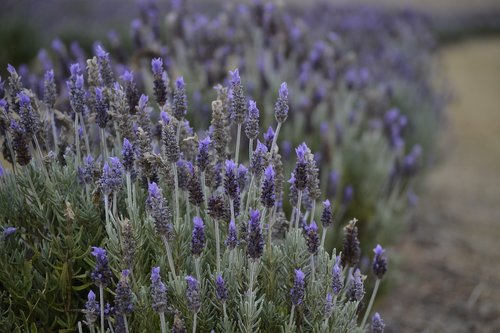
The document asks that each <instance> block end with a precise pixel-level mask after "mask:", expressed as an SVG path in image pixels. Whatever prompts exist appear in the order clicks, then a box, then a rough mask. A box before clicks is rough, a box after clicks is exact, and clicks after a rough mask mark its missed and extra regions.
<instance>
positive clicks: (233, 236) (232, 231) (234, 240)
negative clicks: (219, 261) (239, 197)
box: [224, 220, 239, 250]
mask: <svg viewBox="0 0 500 333" xmlns="http://www.w3.org/2000/svg"><path fill="white" fill-rule="evenodd" d="M238 243H239V241H238V233H237V231H236V224H235V223H234V220H231V222H229V229H228V231H227V237H226V240H225V241H224V245H226V246H227V247H228V249H230V250H233V249H234V248H235V247H236V246H238Z"/></svg>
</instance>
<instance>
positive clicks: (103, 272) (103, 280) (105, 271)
mask: <svg viewBox="0 0 500 333" xmlns="http://www.w3.org/2000/svg"><path fill="white" fill-rule="evenodd" d="M92 249H93V250H92V252H91V254H92V255H93V256H94V257H95V259H96V263H95V267H94V270H93V271H92V273H91V275H90V276H91V277H92V280H93V281H94V283H95V284H96V285H97V286H102V287H105V286H107V285H109V284H110V283H111V278H112V276H113V275H112V273H111V270H110V269H109V262H108V256H107V254H106V250H105V249H103V248H100V247H95V246H94V247H92Z"/></svg>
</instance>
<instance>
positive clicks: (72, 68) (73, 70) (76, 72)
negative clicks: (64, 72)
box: [69, 63, 80, 76]
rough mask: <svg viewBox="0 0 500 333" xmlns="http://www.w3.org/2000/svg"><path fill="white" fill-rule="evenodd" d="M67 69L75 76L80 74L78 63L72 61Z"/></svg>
mask: <svg viewBox="0 0 500 333" xmlns="http://www.w3.org/2000/svg"><path fill="white" fill-rule="evenodd" d="M69 71H70V73H71V76H77V75H79V74H80V64H79V63H74V64H71V66H70V67H69Z"/></svg>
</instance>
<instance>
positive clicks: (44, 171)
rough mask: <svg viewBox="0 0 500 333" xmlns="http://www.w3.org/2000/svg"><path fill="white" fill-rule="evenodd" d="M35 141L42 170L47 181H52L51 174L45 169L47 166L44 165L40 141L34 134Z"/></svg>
mask: <svg viewBox="0 0 500 333" xmlns="http://www.w3.org/2000/svg"><path fill="white" fill-rule="evenodd" d="M33 140H34V141H35V146H36V150H37V152H38V155H39V158H40V168H41V169H42V171H43V174H44V176H45V178H46V179H47V181H50V178H49V173H48V172H47V169H45V165H44V164H43V153H42V148H40V144H39V143H38V139H37V137H36V134H33Z"/></svg>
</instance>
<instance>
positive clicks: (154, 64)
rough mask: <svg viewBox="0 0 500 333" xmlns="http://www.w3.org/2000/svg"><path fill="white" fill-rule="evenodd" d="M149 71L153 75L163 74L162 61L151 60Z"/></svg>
mask: <svg viewBox="0 0 500 333" xmlns="http://www.w3.org/2000/svg"><path fill="white" fill-rule="evenodd" d="M151 69H152V70H153V74H154V75H158V76H161V75H162V72H163V60H161V58H154V59H153V60H151Z"/></svg>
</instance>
